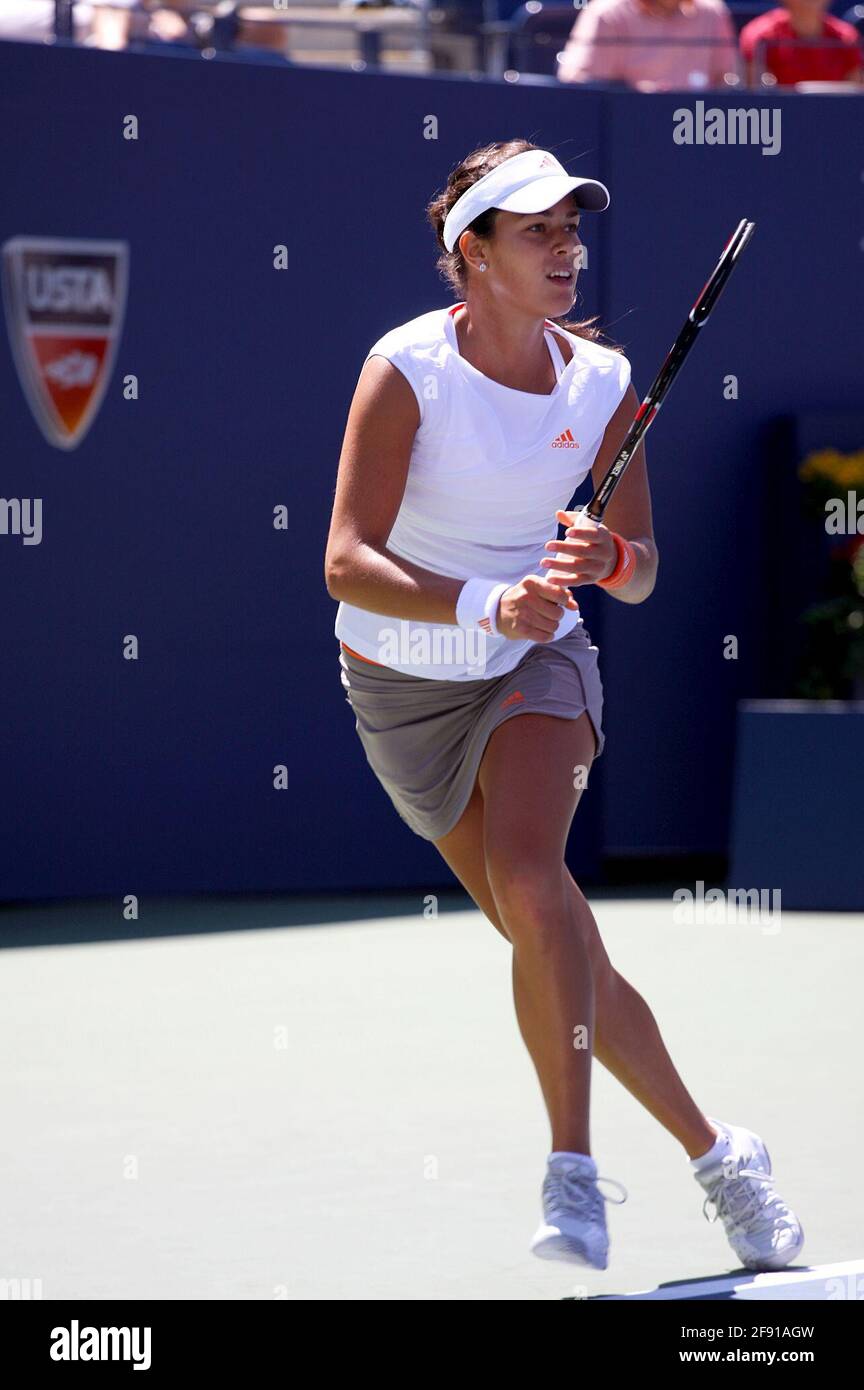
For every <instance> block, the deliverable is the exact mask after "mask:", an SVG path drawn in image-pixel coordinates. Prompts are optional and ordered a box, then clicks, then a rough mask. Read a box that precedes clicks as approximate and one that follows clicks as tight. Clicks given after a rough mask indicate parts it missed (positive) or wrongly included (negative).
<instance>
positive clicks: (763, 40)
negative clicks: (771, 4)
mask: <svg viewBox="0 0 864 1390" xmlns="http://www.w3.org/2000/svg"><path fill="white" fill-rule="evenodd" d="M828 3H829V0H783V4H782V6H780V7H779V8H778V9H776V10H769V11H768V13H767V14H760V15H758V16H757V17H756V19H751V21H750V23H749V24H745V26H744V28H743V29H742V30H741V38H740V43H741V56H742V58H743V59H744V61H745V63H746V64H747V80H748V82H749V83H750V85H751V86H756V85H757V84H758V83H759V82H760V81H761V78H762V73H763V72H770V73H771V74H772V75H773V76H774V77H776V79H777V82H778V84H779V85H780V86H781V87H791V86H793V84H794V83H796V82H847V81H848V82H861V80H862V73H861V40H860V38H859V35H858V32H857V30H856V29H855V28H853V26H852V25H851V24H847V23H846V21H845V20H843V19H835V18H834V16H833V15H826V13H825V10H826V9H827V7H828ZM818 39H825V40H828V41H830V42H831V44H832V46H831V47H824V48H823V47H821V46H818V45H817V43H816V42H815V41H816V40H818ZM799 40H809V41H810V42H809V43H805V44H801V43H799V42H798V41H799ZM840 44H842V45H843V46H842V48H841V47H840V46H839V45H840Z"/></svg>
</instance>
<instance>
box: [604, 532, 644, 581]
mask: <svg viewBox="0 0 864 1390" xmlns="http://www.w3.org/2000/svg"><path fill="white" fill-rule="evenodd" d="M611 535H612V539H613V540H614V542H615V546H616V549H617V551H618V562H617V564H616V565H615V568H614V570H613V571H612V573H611V574H610V575H608V576H607V577H606V578H605V579H598V580H596V583H597V584H598V585H599V586H600V588H601V589H620V588H621V586H622V584H629V582H630V580H631V579H632V578H633V576H634V574H635V573H636V556H637V554H638V552H637V551H636V549H635V548H634V547H633V546H632V545H631V544H630V542H629V541H625V539H624V537H623V536H619V535H618V532H617V531H613V532H612V533H611Z"/></svg>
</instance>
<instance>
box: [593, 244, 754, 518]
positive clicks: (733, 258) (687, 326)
mask: <svg viewBox="0 0 864 1390" xmlns="http://www.w3.org/2000/svg"><path fill="white" fill-rule="evenodd" d="M755 230H756V223H755V222H748V221H747V219H746V218H742V219H741V221H740V222H739V223H738V226H737V227H736V228H735V231H734V232H733V233H732V236H731V237H730V238H729V240H728V242H727V243H726V246H725V248H724V250H723V254H722V255H721V257H720V259H719V261H718V262H717V265H716V266H715V268H714V270H713V272H712V273H711V276H710V278H709V279H708V280H707V281H706V283H705V285H704V287H703V289H702V291H701V293H700V294H699V297H698V299H697V300H696V303H695V304H694V305H693V308H692V309H691V310H690V313H689V314H688V315H687V318H686V319H685V321H684V327H683V328H682V329H681V332H680V333H679V334H678V337H677V338H676V339H675V341H674V343H673V344H672V346H671V348H670V349H669V352H668V354H667V356H666V361H665V362H664V363H663V366H662V367H661V368H660V370H659V372H658V373H657V376H656V377H655V379H654V381H653V382H652V383H651V386H650V389H649V391H648V394H647V395H646V397H645V399H644V400H643V402H642V404H641V405H640V407H639V409H638V410H637V412H636V415H635V417H634V420H633V424H632V425H631V426H630V428H629V430H628V431H627V435H626V437H625V439H624V442H623V444H622V445H621V448H620V449H619V450H618V453H617V454H616V455H615V459H614V461H613V463H612V464H611V466H610V467H609V469H608V471H607V473H606V476H605V477H604V479H603V481H602V482H601V483H600V486H599V487H598V488H597V490H596V492H595V493H594V496H593V497H592V498H591V501H590V502H588V503H587V504H586V505H585V506H584V507H582V508H581V510H580V511H579V512H578V513H577V521H576V523H575V524H576V525H578V517H579V516H588V517H590V518H591V520H592V521H598V522H599V521H602V520H603V513H604V512H605V511H606V508H607V507H608V505H609V501H610V498H611V497H612V494H613V493H614V491H615V489H616V487H617V486H618V484H619V482H620V481H621V479H622V477H623V476H624V471H625V469H626V468H627V465H628V464H629V462H630V460H631V459H632V457H633V455H634V453H635V452H636V449H637V448H638V446H639V443H640V441H641V440H642V439H644V437H645V434H646V431H647V430H648V427H649V425H650V424H651V421H652V420H653V419H654V416H655V415H656V414H657V411H658V410H659V409H660V407H661V405H662V404H663V402H664V400H665V399H666V397H667V395H668V394H669V388H670V387H671V385H672V383H673V381H674V380H675V378H676V376H677V375H678V373H679V372H680V370H681V368H682V367H683V365H684V362H685V360H686V358H687V354H688V353H689V351H690V349H691V348H692V346H693V344H694V343H695V341H696V339H697V337H698V335H699V330H700V328H702V326H703V324H705V323H707V321H708V316H709V314H710V313H711V310H712V309H713V308H714V305H715V304H716V303H717V300H718V299H719V297H720V294H721V292H722V290H723V287H724V285H725V284H726V281H727V280H728V279H729V276H730V275H731V274H732V271H733V270H734V269H735V266H736V265H737V264H738V261H739V259H740V256H741V252H742V251H743V250H744V247H745V246H746V245H747V243H748V242H749V240H750V238H751V237H752V235H753V233H754V231H755Z"/></svg>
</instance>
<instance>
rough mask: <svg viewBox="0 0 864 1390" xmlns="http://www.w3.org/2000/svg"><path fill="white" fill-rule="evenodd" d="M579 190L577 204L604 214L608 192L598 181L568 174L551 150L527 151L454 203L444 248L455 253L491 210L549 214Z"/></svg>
mask: <svg viewBox="0 0 864 1390" xmlns="http://www.w3.org/2000/svg"><path fill="white" fill-rule="evenodd" d="M576 189H578V190H579V196H578V199H577V201H578V204H579V206H580V207H581V208H585V210H586V211H587V212H605V210H606V208H608V206H609V201H610V199H609V190H608V188H607V187H606V186H605V184H602V183H598V182H597V180H596V179H577V178H573V176H572V175H571V174H568V173H567V170H566V169H565V168H564V166H563V164H559V163H558V160H557V159H556V158H555V156H554V154H550V153H549V151H548V150H526V151H525V152H524V154H514V155H512V156H511V158H510V159H505V160H504V162H503V164H499V165H497V166H496V168H494V169H491V170H490V171H489V173H488V174H484V175H483V177H482V179H478V180H477V182H476V183H473V184H472V185H471V187H470V188H468V189H466V191H465V192H464V193H463V194H462V197H461V198H458V199H457V200H456V202H455V203H454V204H453V206H452V208H451V209H450V211H449V212H448V214H447V217H446V220H445V222H444V245H445V246H446V247H447V250H448V251H452V250H453V247H454V246H455V245H456V242H457V241H458V240H459V238H460V236H461V235H462V233H463V232H464V230H465V228H466V227H469V226H470V225H471V223H472V222H473V221H474V219H475V217H479V216H480V214H481V212H486V211H488V209H489V208H503V210H504V211H505V212H546V210H547V209H548V208H551V207H554V206H555V204H556V203H560V201H561V199H562V198H564V197H566V195H567V194H568V193H572V192H574V190H576Z"/></svg>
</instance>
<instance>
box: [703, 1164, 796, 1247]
mask: <svg viewBox="0 0 864 1390" xmlns="http://www.w3.org/2000/svg"><path fill="white" fill-rule="evenodd" d="M770 1178H771V1173H770V1172H768V1173H764V1172H762V1171H761V1170H759V1169H756V1168H738V1167H737V1160H736V1159H735V1158H734V1156H732V1155H727V1156H726V1158H724V1159H723V1167H722V1171H721V1172H720V1173H719V1174H718V1175H717V1177H716V1179H715V1180H714V1182H713V1183H712V1184H711V1186H710V1188H709V1191H708V1196H707V1197H706V1198H705V1201H704V1202H703V1203H702V1212H703V1215H704V1216H705V1219H706V1221H710V1222H714V1221H716V1220H717V1218H718V1216H719V1217H721V1218H722V1219H723V1220H724V1221H725V1220H726V1219H729V1220H731V1221H733V1222H734V1223H735V1225H736V1226H737V1227H739V1228H740V1229H741V1230H744V1231H755V1230H756V1229H758V1228H759V1227H762V1226H768V1225H770V1226H773V1225H775V1223H776V1220H777V1217H778V1216H781V1215H782V1213H783V1212H784V1211H787V1210H788V1208H787V1207H786V1204H785V1202H784V1201H783V1199H782V1197H781V1196H780V1194H779V1193H778V1192H775V1191H774V1188H773V1187H772V1186H771V1184H770V1181H769V1179H770ZM709 1205H710V1206H713V1207H714V1215H713V1216H709V1215H708V1210H707V1208H708V1206H709ZM768 1208H775V1210H774V1211H771V1210H766V1209H768Z"/></svg>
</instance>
